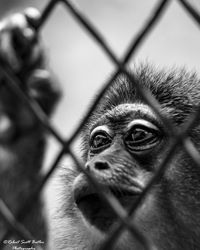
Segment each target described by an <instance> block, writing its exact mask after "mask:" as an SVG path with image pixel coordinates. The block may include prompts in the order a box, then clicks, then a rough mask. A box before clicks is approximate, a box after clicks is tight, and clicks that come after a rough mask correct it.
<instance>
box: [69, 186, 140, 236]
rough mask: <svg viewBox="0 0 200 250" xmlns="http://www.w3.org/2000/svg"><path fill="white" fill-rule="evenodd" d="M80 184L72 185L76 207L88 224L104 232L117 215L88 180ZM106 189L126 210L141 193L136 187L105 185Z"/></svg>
mask: <svg viewBox="0 0 200 250" xmlns="http://www.w3.org/2000/svg"><path fill="white" fill-rule="evenodd" d="M82 184H83V183H82ZM81 186H82V187H81ZM81 186H80V185H79V187H77V188H76V187H74V200H75V203H76V204H77V207H78V209H79V210H80V212H81V213H82V215H83V217H84V218H85V219H86V221H87V222H88V223H89V224H90V225H92V226H95V227H96V228H97V229H99V230H100V231H102V232H105V233H106V232H107V231H109V229H110V228H111V226H112V225H113V224H115V223H116V222H117V219H118V218H117V215H116V214H115V212H114V211H113V210H112V208H111V207H110V206H109V205H108V204H107V202H106V201H105V200H104V199H103V198H102V196H101V195H100V194H99V193H97V191H96V190H95V189H94V188H93V187H92V186H91V185H90V184H89V183H88V182H87V183H85V184H84V185H81ZM106 190H107V191H108V192H109V193H111V194H113V195H114V196H115V198H117V200H118V201H119V202H120V204H121V205H122V206H123V207H124V209H125V210H127V211H129V209H130V207H131V206H132V205H133V204H134V203H135V202H136V201H137V199H138V196H139V195H140V193H141V190H139V189H138V188H133V189H132V190H129V189H125V188H120V187H114V186H106Z"/></svg>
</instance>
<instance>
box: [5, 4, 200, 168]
mask: <svg viewBox="0 0 200 250" xmlns="http://www.w3.org/2000/svg"><path fill="white" fill-rule="evenodd" d="M157 2H158V1H157V0H151V1H146V0H101V1H99V0H76V2H75V3H76V5H77V6H78V7H79V9H80V10H81V11H82V12H83V13H84V14H85V15H86V16H87V18H88V19H89V20H90V21H91V22H92V23H93V24H94V26H95V27H96V28H97V29H98V30H99V31H100V33H101V34H102V35H103V36H104V37H105V39H106V41H107V42H108V43H109V44H110V46H111V47H112V49H113V51H115V53H116V55H117V56H118V57H121V56H122V55H123V53H124V52H125V50H126V47H127V46H128V45H129V44H130V41H131V39H132V38H133V37H134V36H135V35H136V34H137V33H138V31H139V30H140V28H141V27H142V26H143V25H144V23H145V21H146V20H147V19H148V16H149V15H150V14H151V11H152V9H153V7H154V5H155V4H156V3H157ZM47 3H48V0H18V1H16V0H1V1H0V18H3V17H4V16H6V15H8V14H10V13H13V12H17V11H23V9H25V8H27V7H29V6H33V7H37V8H38V9H39V10H41V11H42V10H43V9H44V7H45V6H46V4H47ZM190 3H192V4H194V6H195V8H197V9H199V10H200V1H198V0H190ZM41 36H42V38H43V41H44V44H45V47H46V50H47V54H48V56H49V64H50V67H51V69H52V70H53V72H54V73H55V75H56V76H57V79H58V81H59V83H60V85H61V88H62V90H63V98H62V101H61V103H60V105H59V107H58V108H57V110H56V112H55V115H54V117H53V119H52V122H53V123H54V124H55V126H56V128H57V129H58V130H59V131H60V133H61V135H63V136H65V137H66V138H67V137H68V135H70V133H71V132H72V131H73V129H74V128H75V127H76V124H77V123H78V122H79V121H80V119H81V117H82V116H83V114H84V112H85V111H86V110H87V108H88V105H89V104H90V103H91V101H92V99H93V98H94V96H95V94H96V93H97V92H98V90H99V89H100V88H101V86H102V85H103V83H104V82H105V80H106V79H107V78H108V77H109V76H110V74H111V73H112V71H113V70H114V66H113V65H112V63H111V62H110V60H109V59H108V58H107V57H106V55H105V54H104V53H103V51H102V50H101V49H100V48H99V47H98V46H97V45H96V44H95V42H94V41H93V39H91V37H90V36H89V34H88V33H87V32H85V30H84V29H82V27H80V25H79V24H78V23H77V22H76V21H75V20H74V19H73V18H72V16H71V15H70V13H69V12H68V11H67V9H66V8H65V7H64V6H63V5H62V4H58V5H57V7H56V8H55V10H54V11H53V12H52V14H51V15H50V18H49V19H48V21H47V22H46V23H45V26H44V28H43V29H42V31H41ZM199 51H200V32H199V27H198V26H197V25H196V24H195V22H194V21H193V20H192V18H190V17H189V15H188V14H187V13H186V12H185V11H184V9H183V8H182V6H181V5H179V4H178V1H171V4H170V6H169V8H168V9H167V11H166V12H165V14H164V16H163V17H162V18H161V20H160V22H159V23H158V24H157V26H156V27H155V29H154V30H153V32H152V33H150V35H149V36H148V38H147V39H146V40H145V42H144V43H143V44H142V46H141V47H140V48H139V50H138V51H137V53H136V55H135V57H134V58H132V60H131V62H130V66H131V67H133V65H134V64H138V63H140V62H145V61H148V62H151V63H152V64H154V65H156V66H158V67H166V66H167V67H170V68H171V67H176V66H186V67H187V68H189V69H194V70H196V71H197V72H200V67H199V66H200V65H199V57H200V53H199ZM49 145H50V146H49V150H48V153H47V157H46V160H45V165H46V166H49V164H50V163H51V161H52V159H53V158H54V156H55V155H56V152H58V150H59V145H57V143H56V142H55V140H54V139H53V138H50V139H49ZM60 164H61V165H62V164H65V163H64V162H62V163H60Z"/></svg>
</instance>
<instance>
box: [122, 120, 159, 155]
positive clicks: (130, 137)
mask: <svg viewBox="0 0 200 250" xmlns="http://www.w3.org/2000/svg"><path fill="white" fill-rule="evenodd" d="M160 141H161V131H160V130H159V128H157V127H156V126H155V125H153V124H152V123H150V122H147V121H145V122H144V123H143V124H142V123H141V124H139V123H138V124H137V123H135V124H134V125H133V126H132V127H131V128H130V130H129V132H128V134H127V136H126V137H125V143H126V145H127V146H128V148H129V149H130V150H131V151H137V152H139V151H145V150H148V149H151V148H153V147H154V146H156V145H157V144H158V143H159V142H160Z"/></svg>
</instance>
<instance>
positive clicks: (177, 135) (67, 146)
mask: <svg viewBox="0 0 200 250" xmlns="http://www.w3.org/2000/svg"><path fill="white" fill-rule="evenodd" d="M169 2H170V1H169V0H162V1H159V2H158V4H157V5H156V6H155V8H154V10H153V12H152V13H151V15H150V16H149V17H148V20H147V22H146V24H145V25H144V27H142V29H141V30H140V31H139V32H138V33H137V35H136V36H135V37H134V38H133V40H132V41H131V43H130V45H129V47H128V48H127V49H126V52H125V53H124V55H123V57H122V58H121V59H120V60H119V59H118V58H117V57H116V55H115V54H114V53H113V51H112V49H111V48H110V46H109V44H108V43H106V42H105V40H104V37H103V36H102V35H101V34H100V33H99V31H98V30H97V29H96V27H94V25H93V24H92V23H91V22H90V21H88V19H87V17H86V16H84V15H83V14H82V13H81V12H80V11H79V10H78V9H77V8H76V7H75V6H74V4H73V3H72V2H71V1H68V0H52V1H49V3H48V4H47V6H46V8H45V9H44V10H43V12H42V15H41V18H40V21H39V22H38V24H37V27H35V29H36V32H40V30H41V29H42V27H43V25H44V23H45V22H48V19H49V18H51V13H52V12H53V10H54V9H55V7H56V6H57V5H58V4H62V6H63V8H66V9H67V10H68V11H69V12H70V14H71V15H72V16H73V18H74V19H75V20H76V21H77V22H79V23H80V24H81V26H82V28H83V29H84V30H85V31H87V33H88V34H89V35H90V36H91V37H92V38H93V40H94V41H95V42H96V43H97V44H98V45H99V46H100V47H101V49H102V50H103V51H104V52H105V54H106V55H107V56H108V57H109V59H111V61H112V62H113V64H114V65H115V68H116V70H115V72H113V74H112V77H111V78H110V79H109V81H108V82H106V83H105V85H104V86H103V87H102V90H101V91H100V93H99V94H98V96H97V97H96V99H95V100H94V102H93V103H92V105H91V107H90V108H89V109H88V111H87V113H86V114H85V115H84V118H83V119H82V120H81V121H80V123H79V124H77V127H76V128H75V129H74V132H73V133H72V134H71V135H70V136H69V138H68V139H67V140H66V139H65V138H63V137H62V135H60V133H59V132H58V131H57V130H56V129H55V128H54V126H53V125H52V124H51V122H50V121H49V119H48V117H47V116H46V115H45V113H44V112H43V110H42V109H41V108H40V106H39V104H38V103H37V102H36V101H34V100H32V99H31V98H30V97H28V96H27V95H26V93H25V92H24V91H23V90H22V89H21V88H20V87H19V86H20V84H19V83H20V82H21V80H20V78H19V77H18V76H16V75H15V74H13V72H12V70H11V69H10V68H9V66H8V65H7V64H6V63H5V62H3V61H0V70H1V73H2V74H3V75H4V77H5V78H7V79H8V81H7V84H8V87H9V88H10V89H11V91H13V92H14V94H15V95H17V96H18V97H19V98H20V99H21V100H22V101H23V102H24V105H27V107H28V108H29V109H30V110H31V111H32V112H33V113H34V115H35V116H36V117H37V119H38V121H39V122H40V123H41V124H42V126H43V127H44V128H45V129H46V130H47V131H48V132H49V133H50V134H51V135H52V136H53V137H54V138H55V140H57V141H58V143H59V144H60V145H61V147H62V149H61V151H60V152H59V154H58V155H57V156H56V158H55V160H54V161H53V162H52V164H51V166H50V168H49V170H48V172H47V173H46V175H45V176H44V177H43V179H42V180H41V182H40V184H39V185H37V186H36V187H35V190H33V192H32V193H30V195H29V199H28V200H26V201H24V204H22V205H21V209H20V210H19V211H18V213H17V215H16V216H14V215H13V214H12V213H11V212H10V211H9V209H8V207H7V206H6V204H5V203H4V201H3V200H1V199H0V215H1V217H3V218H4V220H5V221H6V223H7V225H8V228H9V230H7V231H5V232H4V235H3V237H2V238H1V239H0V241H1V242H3V240H4V239H8V238H9V237H10V236H12V235H18V236H20V237H22V238H23V239H30V238H33V236H32V235H31V234H30V232H28V230H27V229H26V228H25V227H24V226H23V220H24V219H25V217H26V215H28V214H29V212H30V211H31V209H32V208H33V206H34V203H35V200H36V199H37V198H38V197H39V194H40V192H41V191H42V189H43V188H44V186H45V184H46V182H47V180H48V179H49V178H50V176H51V175H52V174H53V172H54V171H55V170H56V169H57V168H58V167H59V162H60V160H61V159H62V157H63V156H65V155H68V156H70V157H71V158H72V160H73V161H74V162H75V164H76V165H77V166H78V167H79V168H80V170H81V171H83V172H84V173H85V175H87V177H88V178H89V180H90V181H91V183H92V184H93V185H94V186H95V188H96V189H97V191H98V192H99V193H101V195H102V197H103V199H104V201H105V202H106V203H107V205H108V206H109V207H111V209H112V210H113V212H114V213H115V214H116V215H117V217H118V218H119V223H118V224H117V226H115V227H114V228H112V231H111V233H110V234H109V235H108V236H107V238H106V240H105V243H104V244H103V246H102V250H103V249H111V247H112V246H113V245H114V244H117V238H118V237H119V236H120V234H121V233H122V232H123V230H125V229H127V230H129V231H130V232H131V233H132V234H133V235H134V237H137V239H138V240H139V242H141V243H142V244H143V245H144V247H146V249H153V246H151V245H150V243H149V242H148V240H147V239H146V238H145V237H144V236H143V235H142V234H141V233H139V231H138V230H137V228H136V227H135V226H134V225H132V224H131V223H130V221H131V220H130V219H129V217H134V212H135V211H136V209H137V207H138V206H139V205H141V203H142V202H143V200H144V199H145V197H146V196H148V193H149V191H150V189H151V187H152V186H153V184H154V183H155V182H157V181H158V180H159V178H161V177H162V175H163V173H164V171H165V169H166V168H167V165H168V163H169V162H170V160H171V159H172V157H173V154H174V152H175V149H176V147H177V145H180V144H182V146H183V147H184V149H185V151H186V152H187V153H188V155H189V156H190V157H191V158H192V159H193V161H194V162H195V163H196V164H198V165H199V162H200V161H199V157H200V156H199V154H198V152H197V150H196V148H195V147H194V145H193V144H192V142H191V141H190V140H189V138H188V137H187V132H188V131H189V130H190V129H191V128H192V127H193V126H194V124H195V122H196V120H197V119H199V115H200V107H199V109H198V110H197V111H196V112H195V114H193V115H192V116H191V119H189V122H188V123H187V124H185V126H184V128H183V129H182V131H181V132H180V131H179V132H177V131H176V130H175V128H174V127H173V126H172V122H171V120H170V119H169V118H166V117H164V116H163V115H162V114H161V112H160V108H159V103H158V102H157V101H156V100H155V99H154V98H153V97H152V96H151V95H150V93H149V92H148V91H147V90H144V89H141V88H140V86H139V85H138V83H137V81H135V77H134V75H133V74H131V73H130V72H129V71H128V70H127V68H126V65H127V63H128V62H129V60H130V59H131V58H132V57H133V56H134V53H135V52H136V51H137V49H138V48H139V46H141V45H142V42H143V41H144V40H145V39H146V37H147V35H148V34H149V33H150V32H152V29H153V28H154V26H155V25H156V24H157V23H158V22H159V20H160V18H162V15H163V13H164V11H166V10H167V7H168V4H169ZM177 2H179V3H180V6H181V5H182V6H183V7H184V8H185V10H186V12H188V13H189V14H190V16H191V18H193V19H194V20H195V21H196V22H197V23H198V24H200V14H199V13H197V12H196V10H195V9H194V8H193V7H192V6H191V5H190V4H189V3H188V2H187V1H185V0H179V1H177ZM30 46H31V45H30ZM120 73H124V74H126V75H127V77H128V78H129V79H130V81H132V82H133V84H134V85H135V88H136V89H137V90H138V92H139V94H140V95H141V97H142V98H143V100H144V101H145V102H146V103H147V104H148V105H149V106H151V107H152V109H153V110H154V112H155V113H156V114H157V115H158V117H159V118H160V119H161V120H162V122H163V124H165V126H166V130H167V131H170V134H171V135H172V141H171V146H170V149H169V151H168V152H167V154H166V155H165V157H164V159H162V162H161V163H160V167H159V168H158V170H157V172H156V173H155V175H154V176H153V178H152V180H151V181H150V183H149V184H148V185H147V187H146V188H145V189H144V191H143V193H142V194H141V196H140V197H139V199H138V200H137V202H136V203H135V204H134V205H133V206H132V208H131V209H130V211H129V213H128V214H127V213H126V211H125V210H124V209H123V208H122V206H121V205H120V203H119V202H118V201H117V199H115V197H114V196H112V195H111V194H108V193H105V192H103V191H102V190H101V187H100V185H99V184H98V182H96V181H95V179H94V178H93V177H92V176H91V175H90V174H89V173H88V172H87V171H86V170H85V168H84V167H83V165H82V163H81V161H80V159H79V157H78V156H77V155H76V154H75V153H74V152H73V150H72V147H71V146H72V143H73V141H74V140H75V138H76V137H77V135H78V134H79V132H80V131H81V128H82V127H83V125H84V124H85V123H86V122H87V120H88V118H89V116H90V114H91V113H92V112H93V110H94V109H95V107H96V105H97V104H98V103H99V101H100V99H101V98H102V96H103V95H104V93H105V92H106V90H107V89H108V88H109V86H110V85H111V83H112V82H113V80H114V79H115V78H116V77H117V76H118V75H119V74H120ZM36 248H37V249H42V246H38V245H37V246H36Z"/></svg>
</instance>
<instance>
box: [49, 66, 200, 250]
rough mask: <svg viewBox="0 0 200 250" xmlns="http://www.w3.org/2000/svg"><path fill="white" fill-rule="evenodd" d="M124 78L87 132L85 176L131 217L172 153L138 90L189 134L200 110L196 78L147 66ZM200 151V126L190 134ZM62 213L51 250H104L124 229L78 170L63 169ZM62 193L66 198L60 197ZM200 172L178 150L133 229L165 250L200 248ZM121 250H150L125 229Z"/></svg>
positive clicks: (56, 216)
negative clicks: (109, 239)
mask: <svg viewBox="0 0 200 250" xmlns="http://www.w3.org/2000/svg"><path fill="white" fill-rule="evenodd" d="M131 73H132V74H133V75H134V82H133V81H132V80H131V79H130V77H128V76H127V75H126V74H124V73H120V74H119V75H118V76H117V78H116V79H115V80H114V81H113V82H112V83H111V85H110V87H109V88H108V89H107V91H106V92H105V94H104V96H103V97H102V98H101V100H100V102H99V103H98V105H97V107H96V108H95V110H94V111H93V112H92V113H91V115H90V117H89V119H88V121H87V123H86V124H85V125H84V127H83V128H82V133H81V135H82V136H81V137H82V143H81V145H80V147H81V149H82V154H81V157H82V161H83V166H84V168H85V171H88V173H90V175H91V176H93V177H94V178H95V180H97V181H98V183H99V184H101V186H102V187H105V188H106V190H107V192H110V193H111V194H113V195H114V196H115V197H116V199H117V200H118V201H119V203H120V204H121V205H122V206H123V208H124V209H125V210H126V211H127V213H128V212H129V209H130V208H131V206H133V205H134V204H135V202H136V201H137V199H138V197H139V196H140V195H141V194H142V192H143V190H144V189H145V187H146V186H147V185H148V183H149V182H150V181H151V179H152V178H153V176H154V174H155V172H156V171H157V170H158V169H159V166H160V163H161V162H162V160H163V159H164V156H165V155H166V153H167V152H169V148H170V142H171V139H172V135H170V133H169V131H167V129H166V127H165V124H164V122H163V121H162V119H160V118H159V116H158V115H157V113H156V112H155V110H154V109H153V108H152V107H150V106H149V105H148V104H147V103H146V102H145V101H144V99H143V98H142V97H141V95H140V93H139V91H138V89H137V88H136V87H135V83H136V82H137V84H138V85H139V86H140V87H141V88H143V89H145V90H148V91H149V93H150V94H151V96H153V97H154V98H155V99H156V100H157V102H158V103H159V106H160V110H161V114H162V116H163V117H167V118H169V119H170V120H171V123H172V125H173V127H174V128H175V129H177V131H181V129H182V128H183V127H184V125H185V124H186V122H188V120H189V119H190V116H191V115H192V114H194V112H195V111H196V110H197V108H198V107H199V105H200V78H199V77H198V74H197V73H196V72H191V71H188V70H187V69H185V68H180V69H178V68H177V69H165V68H164V69H159V68H156V67H155V66H153V65H151V64H150V63H142V64H141V65H138V66H135V68H133V69H131ZM188 136H189V138H190V139H191V141H192V142H193V143H194V145H195V146H196V148H197V149H198V150H199V149H200V125H199V122H197V123H196V126H195V127H194V128H193V129H191V130H190V131H189V133H188ZM56 184H57V189H58V196H57V197H58V198H57V200H56V203H57V207H56V209H55V212H54V218H53V220H52V223H51V230H50V231H51V233H50V235H51V237H50V239H51V247H52V248H51V249H57V250H59V249H60V250H61V249H62V250H75V249H76V250H82V249H87V250H96V249H100V248H101V246H102V245H103V242H104V240H105V239H106V236H107V235H108V234H109V232H110V230H112V228H113V226H115V225H116V223H117V222H118V218H117V216H115V213H114V212H113V211H112V209H111V208H110V207H109V206H108V205H107V204H106V202H105V201H104V200H103V199H102V196H101V195H100V194H99V192H98V191H97V190H96V188H95V187H94V185H92V183H91V182H90V181H89V179H88V178H87V176H86V175H85V174H84V173H83V172H82V171H81V170H80V169H79V168H78V167H77V166H74V167H73V168H72V166H70V167H67V166H66V167H62V168H61V169H60V173H59V175H58V179H57V181H56ZM59 192H60V193H59ZM199 205H200V168H199V166H197V165H196V164H195V163H194V162H193V160H192V159H191V157H190V156H189V155H188V154H187V153H186V152H185V150H184V149H183V147H182V146H181V145H178V146H177V148H176V150H175V154H174V156H173V157H172V159H171V161H170V162H169V163H168V166H167V168H166V171H165V172H164V174H163V176H162V178H160V179H159V180H158V181H157V182H156V183H155V184H154V185H153V186H152V188H151V189H150V190H149V193H148V195H147V196H146V198H145V200H144V201H143V203H142V204H141V205H140V206H139V207H137V209H136V211H135V214H134V216H133V218H132V220H130V222H131V223H132V224H133V225H134V226H135V227H136V228H137V229H138V230H139V232H140V233H141V234H142V235H143V236H144V237H145V238H146V239H147V240H148V241H149V242H150V243H151V245H152V246H154V249H158V250H175V249H176V250H181V249H182V250H183V249H184V250H191V249H192V250H195V249H196V250H197V249H200V210H199ZM113 249H115V250H130V249H131V250H142V249H146V248H144V246H143V244H142V243H141V242H139V240H138V239H137V237H135V236H134V235H133V234H131V233H130V232H128V230H124V231H123V233H122V234H121V235H120V236H118V237H117V238H116V241H115V243H114V245H113Z"/></svg>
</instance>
